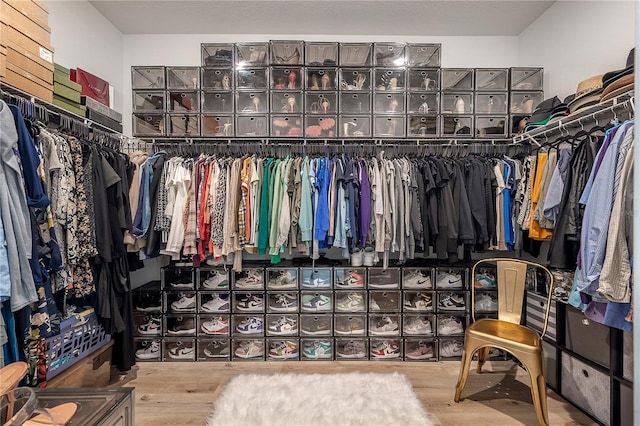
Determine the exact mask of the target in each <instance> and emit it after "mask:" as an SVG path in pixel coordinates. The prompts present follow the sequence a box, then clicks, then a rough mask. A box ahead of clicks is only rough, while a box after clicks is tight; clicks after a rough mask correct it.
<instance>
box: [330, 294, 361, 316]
mask: <svg viewBox="0 0 640 426" xmlns="http://www.w3.org/2000/svg"><path fill="white" fill-rule="evenodd" d="M335 300H336V301H335V307H334V310H335V312H367V306H368V300H367V292H366V291H348V292H347V291H341V292H336V294H335Z"/></svg>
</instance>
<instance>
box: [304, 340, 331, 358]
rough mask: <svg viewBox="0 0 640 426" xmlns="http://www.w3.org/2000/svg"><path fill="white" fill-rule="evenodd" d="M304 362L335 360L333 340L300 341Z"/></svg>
mask: <svg viewBox="0 0 640 426" xmlns="http://www.w3.org/2000/svg"><path fill="white" fill-rule="evenodd" d="M300 346H301V349H302V351H301V354H300V359H301V360H303V361H323V360H324V361H328V360H332V359H333V339H325V338H317V339H306V338H303V339H300Z"/></svg>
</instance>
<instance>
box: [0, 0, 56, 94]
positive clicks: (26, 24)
mask: <svg viewBox="0 0 640 426" xmlns="http://www.w3.org/2000/svg"><path fill="white" fill-rule="evenodd" d="M48 21H49V10H48V8H47V7H46V6H45V4H44V2H42V1H39V0H29V1H27V0H25V1H8V0H2V1H0V27H2V29H1V30H0V33H1V36H0V39H1V41H0V45H1V46H3V47H0V63H2V64H3V65H4V67H3V68H2V69H0V76H2V77H1V79H0V81H2V82H4V83H7V84H9V85H11V86H13V87H16V88H18V89H20V90H22V91H24V92H27V93H29V94H31V95H33V96H35V97H37V98H40V99H42V100H44V101H47V102H52V100H53V47H52V46H51V28H50V27H49V24H48Z"/></svg>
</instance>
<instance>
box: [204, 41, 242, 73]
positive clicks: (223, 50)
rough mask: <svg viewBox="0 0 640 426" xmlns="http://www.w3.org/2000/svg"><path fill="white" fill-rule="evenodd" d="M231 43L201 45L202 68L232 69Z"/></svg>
mask: <svg viewBox="0 0 640 426" xmlns="http://www.w3.org/2000/svg"><path fill="white" fill-rule="evenodd" d="M233 51H234V45H233V43H201V44H200V53H201V54H202V58H201V61H202V66H206V67H222V68H224V67H233V65H234V60H233Z"/></svg>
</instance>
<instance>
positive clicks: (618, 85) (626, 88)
mask: <svg viewBox="0 0 640 426" xmlns="http://www.w3.org/2000/svg"><path fill="white" fill-rule="evenodd" d="M633 85H634V81H633V74H627V75H625V76H623V77H621V78H619V79H617V80H615V81H614V82H613V83H611V84H610V85H608V86H607V88H606V89H604V91H603V92H602V98H601V99H600V102H604V101H608V100H609V99H613V98H615V97H618V96H620V95H623V94H625V93H627V92H630V91H632V90H633Z"/></svg>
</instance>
